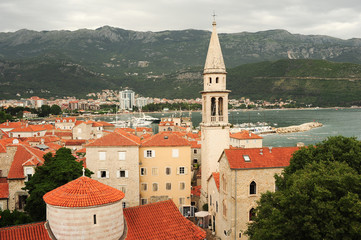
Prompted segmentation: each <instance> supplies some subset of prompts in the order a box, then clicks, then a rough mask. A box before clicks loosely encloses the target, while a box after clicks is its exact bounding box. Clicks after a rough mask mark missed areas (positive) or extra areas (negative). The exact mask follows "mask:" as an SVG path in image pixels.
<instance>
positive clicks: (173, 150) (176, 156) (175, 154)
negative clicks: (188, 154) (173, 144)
mask: <svg viewBox="0 0 361 240" xmlns="http://www.w3.org/2000/svg"><path fill="white" fill-rule="evenodd" d="M172 157H173V158H178V157H179V149H172Z"/></svg>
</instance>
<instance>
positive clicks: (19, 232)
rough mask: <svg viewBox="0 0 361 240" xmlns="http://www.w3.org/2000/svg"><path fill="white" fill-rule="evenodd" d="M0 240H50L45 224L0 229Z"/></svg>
mask: <svg viewBox="0 0 361 240" xmlns="http://www.w3.org/2000/svg"><path fill="white" fill-rule="evenodd" d="M0 239H1V240H14V239H16V240H35V239H41V240H51V238H50V237H49V233H48V231H47V230H46V228H45V222H38V223H30V224H25V225H18V226H12V227H6V228H0Z"/></svg>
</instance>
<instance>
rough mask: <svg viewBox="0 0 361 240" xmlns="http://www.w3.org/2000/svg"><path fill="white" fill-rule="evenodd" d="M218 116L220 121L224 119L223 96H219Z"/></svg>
mask: <svg viewBox="0 0 361 240" xmlns="http://www.w3.org/2000/svg"><path fill="white" fill-rule="evenodd" d="M218 116H219V121H223V98H222V97H220V98H218Z"/></svg>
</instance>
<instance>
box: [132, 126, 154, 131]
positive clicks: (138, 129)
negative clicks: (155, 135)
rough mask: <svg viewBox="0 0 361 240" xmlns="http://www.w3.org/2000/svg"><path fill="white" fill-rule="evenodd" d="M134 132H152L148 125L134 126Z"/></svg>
mask: <svg viewBox="0 0 361 240" xmlns="http://www.w3.org/2000/svg"><path fill="white" fill-rule="evenodd" d="M135 131H136V132H143V131H145V132H153V129H152V128H150V127H136V129H135Z"/></svg>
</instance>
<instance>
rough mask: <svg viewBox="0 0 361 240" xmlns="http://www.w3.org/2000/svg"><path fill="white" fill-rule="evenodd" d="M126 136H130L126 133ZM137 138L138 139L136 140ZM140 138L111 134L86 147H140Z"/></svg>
mask: <svg viewBox="0 0 361 240" xmlns="http://www.w3.org/2000/svg"><path fill="white" fill-rule="evenodd" d="M125 134H129V133H126V132H125ZM133 137H136V138H137V139H134V138H133ZM139 141H140V140H139V137H137V136H134V135H133V136H131V137H130V136H124V135H123V134H120V133H118V132H113V133H109V134H107V135H105V136H103V137H101V138H98V139H96V140H95V141H94V142H92V143H89V144H88V145H86V146H87V147H88V146H90V147H92V146H138V145H139Z"/></svg>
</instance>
